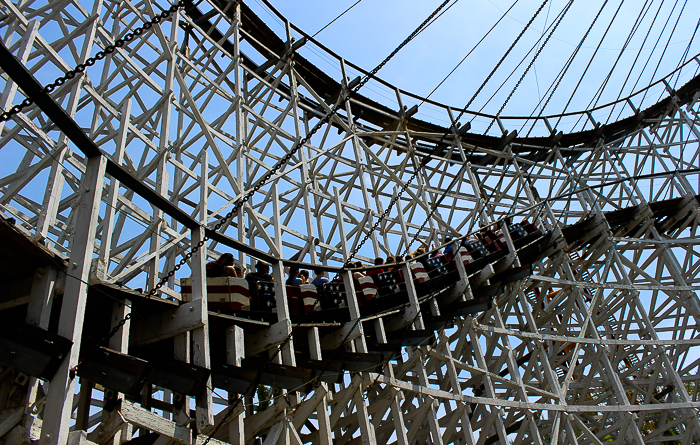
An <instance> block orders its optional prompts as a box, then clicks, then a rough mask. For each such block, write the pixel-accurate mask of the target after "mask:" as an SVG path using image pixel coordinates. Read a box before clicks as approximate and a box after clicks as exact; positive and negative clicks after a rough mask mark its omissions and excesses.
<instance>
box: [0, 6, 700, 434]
mask: <svg viewBox="0 0 700 445" xmlns="http://www.w3.org/2000/svg"><path fill="white" fill-rule="evenodd" d="M169 6H170V5H168V4H165V3H164V2H159V1H152V0H146V1H143V2H141V3H136V2H130V1H106V0H105V1H95V2H91V3H90V8H92V9H88V8H86V7H85V6H84V5H83V4H82V2H80V1H78V0H75V1H69V0H67V1H62V2H49V3H46V4H44V5H35V4H34V3H33V2H21V1H19V2H12V1H9V0H7V1H0V12H2V13H3V14H4V17H5V18H4V19H3V20H2V22H0V39H1V40H2V45H1V47H0V51H1V53H0V66H1V67H2V70H3V73H2V80H1V81H0V82H1V83H2V85H3V92H2V95H1V96H0V104H1V105H2V107H3V109H5V110H7V109H9V108H10V107H11V105H12V104H13V103H20V102H22V100H23V99H24V98H30V99H31V100H32V101H33V103H34V105H31V106H27V107H23V109H22V110H20V111H19V112H16V113H14V114H13V115H12V116H11V117H10V119H9V120H7V121H4V122H0V156H2V158H0V159H3V163H2V164H3V167H2V170H0V213H1V216H2V217H1V218H0V239H2V242H0V252H1V253H2V254H1V255H0V262H1V266H0V276H1V277H2V280H3V281H2V282H3V283H4V286H3V290H4V292H3V294H2V295H1V296H0V321H1V322H2V324H3V328H2V329H0V440H3V441H4V442H3V443H4V444H5V445H10V444H26V443H41V444H66V443H70V444H89V443H96V444H121V443H132V444H160V445H162V444H171V443H172V444H176V443H177V444H179V443H184V444H193V445H194V444H200V445H203V444H207V443H210V444H223V443H233V444H239V443H240V444H243V443H251V444H252V443H264V444H276V443H284V444H289V443H292V444H302V443H321V444H333V443H338V444H340V443H348V444H354V443H363V444H377V443H398V444H402V445H403V444H409V443H433V444H447V443H459V444H491V443H577V444H589V443H590V444H598V443H601V442H603V441H608V440H615V441H617V443H638V444H642V443H649V442H652V441H658V442H662V441H664V440H667V441H671V440H678V442H677V443H683V444H686V443H698V442H700V420H698V419H699V416H698V410H699V409H700V398H699V396H698V394H699V392H700V384H699V383H698V380H700V376H699V374H700V373H699V372H698V371H699V370H700V336H699V335H698V334H699V332H698V329H699V328H698V322H699V321H700V304H699V303H700V301H699V300H698V295H697V290H698V279H699V273H700V266H699V265H700V260H698V257H699V255H698V252H697V249H696V246H697V245H698V244H700V243H699V242H698V241H697V239H698V238H697V232H698V223H700V214H699V211H700V196H699V194H700V190H698V188H700V145H699V143H700V133H699V132H698V125H697V120H698V114H697V113H698V98H699V97H700V77H693V76H692V75H689V74H688V73H693V72H694V71H695V69H696V68H697V66H698V65H700V61H699V60H698V59H697V58H694V59H691V60H690V62H688V63H686V64H684V65H682V66H680V67H679V68H678V70H676V71H674V72H673V73H671V74H669V75H668V76H667V77H665V78H664V79H662V80H661V81H659V82H656V83H655V84H653V85H650V86H649V87H647V88H645V89H643V90H641V91H640V92H639V93H635V94H633V95H631V96H629V97H627V98H624V99H622V100H619V101H617V102H614V103H611V104H607V105H604V106H601V107H597V108H594V109H590V110H586V111H584V112H581V113H569V114H567V115H564V117H567V118H569V117H570V118H572V120H573V119H574V118H576V119H578V118H581V119H583V122H584V123H583V126H582V128H580V129H578V128H574V127H571V128H567V129H563V130H558V129H557V128H556V124H555V125H552V122H555V121H557V122H559V120H560V118H561V117H562V116H544V117H543V116H538V117H508V116H489V115H485V114H479V113H472V112H469V111H468V112H467V115H468V116H469V117H470V118H473V119H472V124H470V125H467V124H463V125H459V122H456V121H454V116H455V115H456V114H459V112H460V111H461V110H458V109H452V108H450V107H448V106H444V105H442V104H438V103H435V102H431V101H429V100H427V101H426V104H427V105H429V106H431V107H432V109H433V111H435V110H437V111H435V112H439V113H440V114H441V117H442V118H443V119H444V121H447V122H450V124H449V125H447V126H444V125H443V126H441V125H438V124H435V123H432V122H429V120H421V119H418V117H417V116H418V115H417V114H416V112H415V111H416V108H412V107H409V105H411V104H417V103H418V102H419V101H421V100H422V99H421V98H419V97H417V96H415V95H412V94H411V93H407V92H405V91H401V90H399V89H397V88H395V87H393V86H391V85H389V84H387V83H386V82H383V81H382V80H380V79H377V78H374V79H372V80H371V81H370V85H372V86H373V87H374V88H375V89H376V88H381V89H384V90H388V91H392V92H394V93H395V97H396V100H395V101H394V99H391V100H389V101H384V102H382V99H381V98H379V97H371V93H368V94H367V95H363V94H360V93H354V94H352V95H351V96H350V98H349V99H348V100H345V97H346V95H347V92H348V91H349V90H350V89H352V83H353V81H351V79H352V78H353V77H354V76H356V75H359V76H363V75H365V74H366V73H365V72H364V71H363V70H362V69H360V68H359V67H357V66H355V65H352V64H351V63H349V62H346V61H344V60H343V59H341V58H339V57H338V56H336V55H335V54H333V53H332V52H331V51H329V50H328V49H326V48H325V47H323V46H322V45H321V44H320V43H318V42H317V41H315V40H314V39H313V38H311V37H310V36H308V35H306V34H304V33H303V31H302V30H300V29H298V28H296V27H294V26H293V25H292V24H291V23H289V22H287V21H284V18H283V17H282V16H281V15H279V14H278V13H277V12H276V11H275V10H274V9H270V13H271V14H276V15H277V17H278V18H279V19H280V20H283V23H284V25H283V27H282V29H281V30H274V29H272V28H271V27H269V26H268V25H267V24H266V23H265V22H263V20H261V19H260V18H259V17H258V16H256V15H255V14H254V13H253V12H252V11H251V10H250V9H249V8H248V7H247V6H246V4H245V3H242V2H232V1H228V0H206V1H203V2H197V3H196V4H195V5H192V4H189V3H188V4H187V5H186V7H184V8H180V9H177V8H175V9H174V10H173V11H171V12H170V13H169V14H165V13H163V20H158V21H157V22H156V23H155V24H153V25H152V26H149V27H147V28H146V29H145V30H142V32H140V33H139V35H138V36H136V37H135V38H134V37H132V38H131V39H130V40H128V41H127V43H126V44H122V45H115V46H113V47H112V48H111V51H109V52H107V53H106V54H103V56H102V57H101V58H99V59H98V60H97V61H93V62H92V63H91V64H87V65H88V66H87V67H84V69H83V70H82V72H80V73H77V74H76V75H74V76H72V77H70V78H69V79H66V80H65V81H64V82H62V83H61V84H60V85H57V86H56V87H55V88H53V91H52V92H47V90H46V89H45V88H44V87H43V86H42V85H43V84H45V83H47V79H49V78H50V77H51V76H54V77H55V75H56V73H59V72H66V71H68V70H70V69H72V68H73V67H75V66H76V65H78V64H79V63H85V61H86V60H88V59H89V58H90V55H91V54H93V53H95V52H96V51H98V50H99V49H100V48H102V49H104V48H107V47H109V46H110V45H113V42H115V41H117V39H120V38H122V37H123V36H124V34H125V32H128V31H129V30H130V29H132V28H134V27H135V26H136V25H135V23H141V22H143V21H149V20H151V17H154V16H155V15H156V14H160V13H161V12H163V11H166V12H167V9H166V8H167V7H169ZM280 35H281V36H283V37H280ZM129 42H131V43H129ZM319 52H321V53H322V54H323V55H324V57H326V60H330V61H331V62H330V63H331V64H333V65H334V67H335V68H338V72H340V73H341V74H340V76H336V78H334V77H333V76H332V75H330V74H328V73H329V72H331V71H330V70H326V71H323V70H321V69H319V68H318V67H317V66H315V65H314V64H313V63H312V62H311V61H310V59H311V58H312V57H313V56H314V54H318V53H319ZM674 76H678V77H679V78H680V77H681V76H684V77H683V78H684V79H685V84H684V85H683V86H682V87H681V88H679V89H677V90H676V89H674V88H672V86H671V84H672V82H671V79H673V78H674ZM49 80H52V79H49ZM652 88H661V89H662V91H663V94H662V97H660V98H659V99H658V100H656V101H652V103H648V102H645V100H647V101H648V100H649V99H646V97H647V92H648V91H650V90H651V89H652ZM334 107H336V108H337V112H335V113H331V111H332V110H333V108H334ZM614 112H619V113H620V114H624V115H625V117H624V118H619V119H618V120H616V121H615V122H613V123H610V124H603V123H601V122H597V121H596V116H598V115H600V116H605V115H612V114H613V113H614ZM329 114H332V116H331V117H330V118H329V119H328V120H327V121H326V123H325V124H324V125H323V126H322V127H321V128H320V131H319V132H318V133H317V134H316V135H315V136H314V137H313V138H311V139H310V140H309V141H307V142H306V143H305V144H304V145H303V146H302V147H301V148H300V149H299V150H296V151H293V150H292V148H293V147H294V146H295V144H296V143H297V142H298V141H299V140H301V139H302V138H303V137H304V136H305V135H306V134H308V131H309V128H311V127H313V126H314V125H315V124H316V123H317V122H319V121H321V120H322V119H324V118H325V117H327V116H328V115H329ZM494 123H495V128H496V130H494V131H495V133H487V134H479V133H478V131H477V130H478V129H475V128H472V125H473V126H474V127H477V126H479V125H483V126H484V128H486V127H487V125H488V128H491V124H494ZM562 125H565V124H562ZM513 127H521V128H526V127H527V128H529V129H530V131H528V132H527V134H526V135H525V136H522V137H521V136H519V135H518V131H510V132H509V131H506V129H507V128H513ZM470 130H473V131H470ZM290 152H291V153H292V156H290V157H289V159H288V162H287V163H286V164H285V165H282V166H281V167H280V168H279V169H277V171H275V173H274V174H273V175H271V177H270V178H268V180H266V181H264V184H262V185H260V180H261V178H263V177H264V176H265V174H266V173H267V172H268V171H269V170H270V168H271V167H272V166H273V165H275V164H276V163H277V162H278V161H279V160H280V159H281V158H282V157H283V156H285V155H286V154H288V153H290ZM426 157H427V158H429V159H427V160H426V162H421V161H423V160H424V159H426ZM409 178H411V179H409ZM413 178H415V182H412V181H414V180H413ZM448 184H449V185H448ZM250 191H253V192H252V193H250V194H249V192H250ZM247 194H249V197H248V198H246V199H245V200H242V198H243V197H244V196H246V195H247ZM236 203H240V205H238V206H236V209H235V212H233V213H232V214H231V215H230V216H229V217H226V218H224V219H223V220H222V216H223V215H225V214H226V213H227V212H229V211H230V209H231V208H233V207H234V205H235V204H236ZM389 203H391V205H392V206H393V207H389V208H388V207H387V206H388V204H389ZM387 208H388V211H387ZM426 218H427V221H426V224H427V228H426V230H425V231H424V232H420V230H421V229H422V228H423V226H421V224H420V223H421V222H422V221H423V220H424V219H426ZM426 224H424V226H425V225H426ZM375 225H376V228H377V230H374V231H372V230H370V229H371V228H372V226H375ZM413 236H416V237H419V238H421V239H423V240H425V242H427V243H428V244H429V243H431V242H432V243H433V247H432V248H430V249H428V250H427V251H425V252H423V253H419V254H418V255H417V256H416V257H414V258H412V259H411V260H409V261H404V262H399V263H397V264H395V265H394V266H392V270H391V271H382V272H383V273H381V274H376V275H375V278H374V279H372V278H366V277H365V278H359V279H357V278H353V276H354V275H353V274H354V273H355V272H360V271H361V272H367V271H372V270H373V269H379V268H380V266H374V267H373V266H367V267H364V266H363V267H360V268H348V267H343V265H344V264H346V263H347V261H349V260H350V259H351V253H353V252H354V251H355V250H356V249H357V248H358V246H360V247H361V239H362V238H363V237H364V238H365V239H366V240H369V242H370V244H371V246H367V247H366V248H364V249H360V250H359V251H358V252H357V253H356V258H357V259H359V260H362V261H363V262H365V263H371V261H372V259H373V258H374V257H375V256H381V257H387V256H390V255H395V254H400V253H401V252H403V251H404V250H407V249H409V248H410V246H411V243H412V242H411V239H412V238H413ZM443 250H444V251H443ZM227 251H230V252H233V253H234V255H235V256H236V261H237V263H238V264H240V265H243V266H245V267H247V268H248V269H249V270H251V271H252V270H253V266H254V264H255V262H256V261H264V262H267V263H269V264H270V265H271V269H272V276H273V278H274V280H273V281H271V282H260V281H259V282H257V284H255V285H249V282H248V281H246V280H244V279H240V278H209V279H207V278H206V276H205V264H206V262H207V261H208V260H209V259H212V258H216V257H218V255H219V254H220V253H223V252H227ZM441 253H442V254H441ZM290 266H296V267H302V268H306V269H314V268H317V269H321V270H324V271H326V272H327V273H329V274H331V275H332V276H333V278H334V279H333V280H332V281H330V282H329V283H328V284H324V285H321V286H313V285H307V286H301V287H294V286H285V284H284V282H285V277H284V273H285V268H287V267H290ZM384 267H385V268H386V266H384Z"/></svg>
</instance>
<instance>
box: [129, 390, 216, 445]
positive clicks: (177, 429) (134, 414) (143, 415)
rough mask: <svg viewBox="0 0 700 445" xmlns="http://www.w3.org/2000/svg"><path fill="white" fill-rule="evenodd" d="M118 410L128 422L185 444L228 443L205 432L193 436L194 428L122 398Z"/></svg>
mask: <svg viewBox="0 0 700 445" xmlns="http://www.w3.org/2000/svg"><path fill="white" fill-rule="evenodd" d="M118 411H119V412H120V413H121V415H122V417H123V418H124V420H126V421H127V422H131V423H133V424H134V425H136V426H138V427H140V428H143V429H145V430H150V431H153V432H154V433H158V434H160V435H161V436H166V437H170V438H171V439H173V440H175V441H177V442H178V443H182V444H185V445H202V444H204V442H205V441H207V440H208V441H209V443H210V444H212V445H227V444H226V442H222V441H220V440H218V439H214V438H211V439H209V438H208V436H206V435H203V434H200V435H198V436H197V437H195V438H193V437H192V436H193V430H191V429H190V428H187V427H186V426H182V425H178V424H177V423H175V422H173V421H171V420H167V419H164V418H163V417H161V416H159V415H158V414H156V413H152V412H151V411H149V410H146V409H143V408H141V407H139V406H136V405H134V404H133V403H131V402H129V401H126V400H122V402H121V406H120V407H119V408H118Z"/></svg>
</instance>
